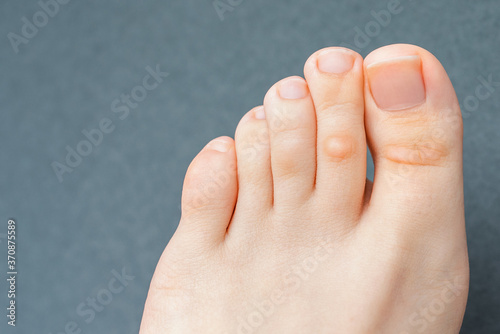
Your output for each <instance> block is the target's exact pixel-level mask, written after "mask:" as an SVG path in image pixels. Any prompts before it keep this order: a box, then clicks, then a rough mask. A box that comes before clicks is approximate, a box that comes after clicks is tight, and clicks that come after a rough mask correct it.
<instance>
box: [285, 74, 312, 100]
mask: <svg viewBox="0 0 500 334" xmlns="http://www.w3.org/2000/svg"><path fill="white" fill-rule="evenodd" d="M278 91H279V94H280V96H281V97H282V98H283V99H287V100H295V99H302V98H304V97H306V96H307V94H309V89H308V88H307V85H306V83H305V82H304V80H300V79H295V78H291V79H285V80H283V81H282V82H281V83H280V85H279V89H278Z"/></svg>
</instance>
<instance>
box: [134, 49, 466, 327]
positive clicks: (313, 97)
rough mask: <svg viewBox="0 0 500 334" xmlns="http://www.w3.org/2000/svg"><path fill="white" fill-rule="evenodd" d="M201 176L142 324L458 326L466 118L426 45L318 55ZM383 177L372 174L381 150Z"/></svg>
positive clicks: (211, 158) (218, 149) (194, 167)
mask: <svg viewBox="0 0 500 334" xmlns="http://www.w3.org/2000/svg"><path fill="white" fill-rule="evenodd" d="M304 71H305V78H306V80H304V79H302V78H300V77H291V78H287V79H284V80H282V81H280V82H278V83H277V84H275V85H274V86H273V87H272V88H271V89H270V90H269V92H268V93H267V95H266V97H265V100H264V105H263V106H260V107H257V108H255V109H253V110H251V111H250V112H249V113H248V114H246V115H245V116H244V117H243V118H242V120H241V122H240V124H239V125H238V128H237V130H236V135H235V138H236V139H235V141H233V140H232V139H231V138H228V137H221V138H217V139H215V140H213V141H212V142H210V143H209V144H208V145H207V146H206V147H205V148H204V149H203V150H202V151H201V152H200V153H199V154H198V156H197V157H196V158H195V159H194V161H193V162H192V164H191V166H190V167H189V170H188V172H187V175H186V180H185V183H184V191H183V198H182V218H181V221H180V224H179V227H178V229H177V231H176V233H175V235H174V236H173V238H172V239H171V241H170V242H169V244H168V246H167V248H166V249H165V252H164V253H163V255H162V257H161V259H160V261H159V263H158V266H157V268H156V272H155V275H154V277H153V280H152V282H151V287H150V290H149V294H148V299H147V302H146V306H145V310H144V316H143V320H142V324H141V333H142V334H146V333H245V334H247V333H350V334H355V333H400V334H402V333H440V334H443V333H458V332H459V329H460V326H461V323H462V318H463V314H464V310H465V304H466V300H467V292H468V281H469V269H468V268H469V267H468V256H467V246H466V238H465V224H464V206H463V187H462V120H461V114H460V109H459V106H458V103H457V99H456V96H455V92H454V90H453V87H452V85H451V83H450V80H449V79H448V76H447V75H446V72H445V70H444V69H443V67H442V66H441V64H440V63H439V61H438V60H437V59H436V58H435V57H434V56H433V55H432V54H430V53H429V52H427V51H426V50H423V49H421V48H419V47H416V46H412V45H391V46H387V47H383V48H381V49H378V50H376V51H374V52H372V53H371V54H370V55H369V56H367V57H366V59H365V60H364V61H363V59H362V58H361V56H360V55H358V54H356V53H355V52H353V51H351V50H347V49H342V48H328V49H324V50H321V51H318V52H316V53H315V54H313V55H312V56H311V57H310V58H309V60H308V61H307V63H306V65H305V70H304ZM367 145H368V147H369V148H370V151H371V152H372V155H373V157H374V163H375V177H374V182H373V183H372V182H370V181H368V180H366V147H367Z"/></svg>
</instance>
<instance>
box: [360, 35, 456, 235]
mask: <svg viewBox="0 0 500 334" xmlns="http://www.w3.org/2000/svg"><path fill="white" fill-rule="evenodd" d="M364 67H365V78H366V79H365V105H366V110H365V118H366V130H367V137H368V144H369V146H370V150H371V152H372V153H373V158H374V162H375V177H374V185H373V191H372V196H371V200H370V207H373V208H375V210H376V211H378V212H380V210H382V211H384V212H385V215H386V217H387V219H388V220H391V221H400V222H401V221H402V220H403V221H405V219H401V215H402V214H404V215H405V216H407V217H409V219H408V220H409V221H415V220H418V222H419V224H420V226H421V225H422V224H424V225H426V226H427V225H430V224H434V223H436V220H437V219H438V220H440V221H443V222H457V221H462V222H463V204H462V201H463V189H462V118H461V113H460V108H459V105H458V102H457V99H456V96H455V92H454V89H453V87H452V85H451V82H450V80H449V78H448V76H447V74H446V72H445V70H444V68H443V67H442V65H441V64H440V63H439V61H438V60H437V59H436V58H435V57H434V56H433V55H432V54H430V53H429V52H428V51H426V50H424V49H422V48H419V47H416V46H413V45H391V46H387V47H384V48H381V49H378V50H376V51H374V52H373V53H371V54H370V55H369V56H368V57H367V58H366V59H365V62H364ZM422 208H425V210H422ZM449 215H451V217H449V218H447V219H444V218H445V217H444V216H449ZM398 217H399V218H398ZM409 221H406V222H405V223H406V224H408V223H409ZM434 225H437V226H441V227H440V228H447V227H448V226H442V225H445V224H434ZM407 226H409V225H407ZM455 230H457V229H455ZM458 231H460V229H458Z"/></svg>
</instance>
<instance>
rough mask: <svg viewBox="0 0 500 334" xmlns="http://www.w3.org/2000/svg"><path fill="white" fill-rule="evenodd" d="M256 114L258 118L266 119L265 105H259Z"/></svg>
mask: <svg viewBox="0 0 500 334" xmlns="http://www.w3.org/2000/svg"><path fill="white" fill-rule="evenodd" d="M254 116H255V118H256V119H266V112H265V111H264V107H262V106H261V107H258V108H257V109H255V111H254Z"/></svg>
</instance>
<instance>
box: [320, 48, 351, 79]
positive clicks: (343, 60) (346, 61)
mask: <svg viewBox="0 0 500 334" xmlns="http://www.w3.org/2000/svg"><path fill="white" fill-rule="evenodd" d="M353 64H354V57H353V56H352V54H351V53H349V52H348V51H345V50H342V49H333V50H328V51H326V52H324V53H322V54H320V55H319V56H318V69H319V70H320V71H322V72H326V73H335V74H342V73H345V72H347V71H349V70H350V69H351V68H352V66H353Z"/></svg>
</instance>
